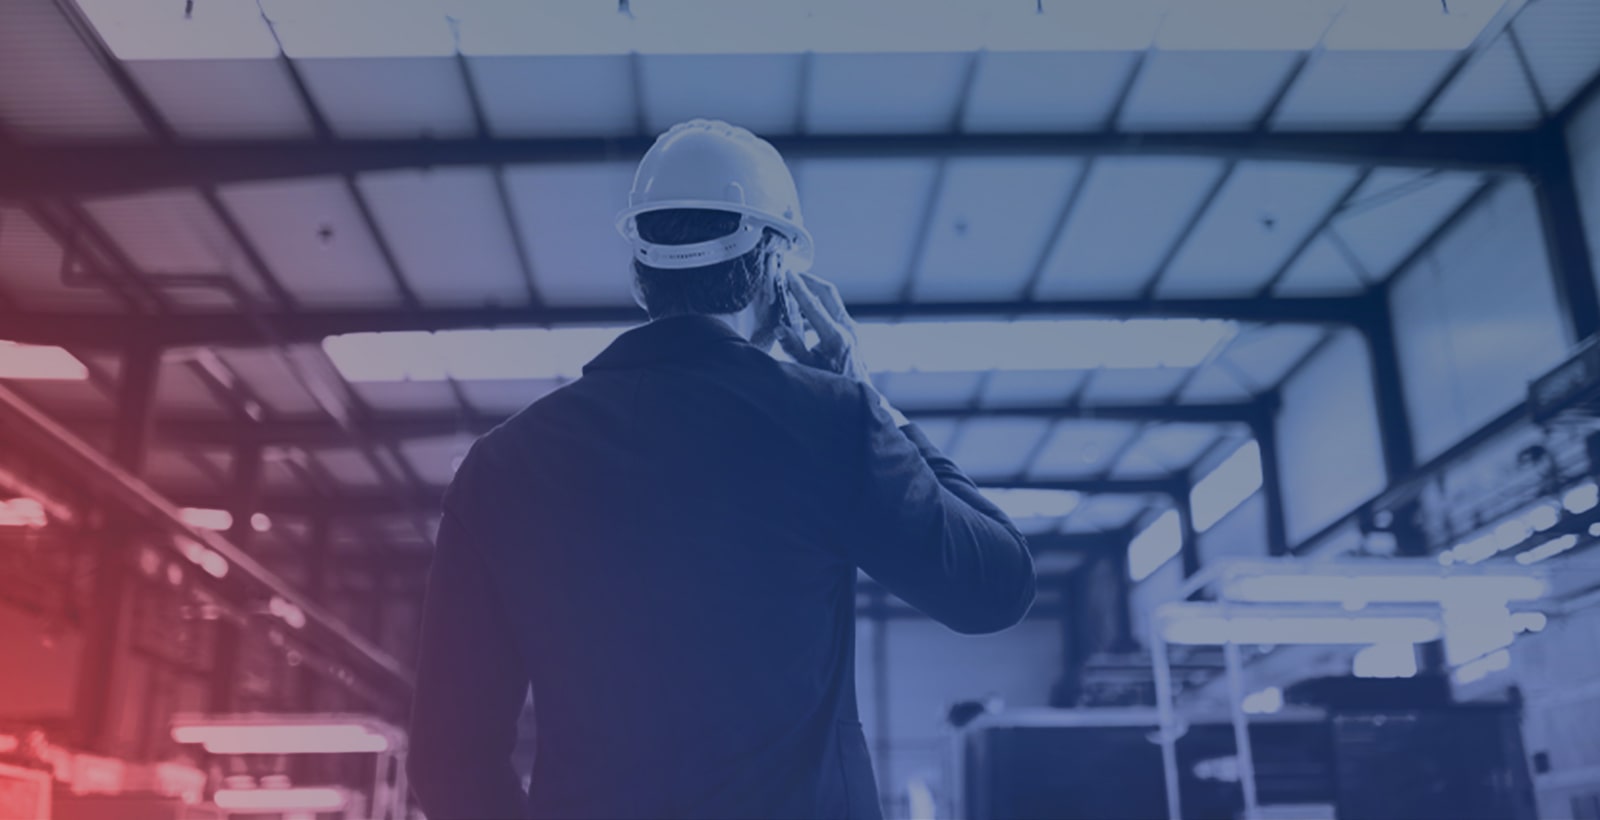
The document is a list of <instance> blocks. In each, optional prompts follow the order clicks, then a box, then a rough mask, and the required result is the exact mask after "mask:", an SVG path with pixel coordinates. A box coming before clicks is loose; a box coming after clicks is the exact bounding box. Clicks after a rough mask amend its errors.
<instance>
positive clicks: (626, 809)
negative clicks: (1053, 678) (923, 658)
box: [410, 120, 1034, 820]
mask: <svg viewBox="0 0 1600 820" xmlns="http://www.w3.org/2000/svg"><path fill="white" fill-rule="evenodd" d="M630 206H631V207H630V208H629V209H628V210H627V211H625V212H624V213H623V215H622V218H621V225H620V227H621V229H622V232H623V234H624V236H626V237H627V238H628V239H629V241H630V243H631V244H632V245H633V247H634V252H635V255H634V268H635V293H636V296H637V297H638V300H639V301H640V303H641V305H642V306H643V307H644V308H645V309H646V311H647V312H648V313H649V315H650V318H651V322H650V323H649V324H646V325H644V326H642V327H639V328H635V329H633V330H630V331H628V332H627V333H624V334H623V335H622V336H621V337H619V338H618V339H617V340H616V341H615V342H614V343H613V344H612V345H611V346H610V347H609V348H607V349H606V350H605V352H603V353H601V354H600V355H599V356H598V357H597V358H595V359H594V361H592V362H591V363H590V364H589V365H588V366H587V367H586V368H585V369H584V374H583V377H582V378H580V379H579V380H578V381H576V382H574V383H573V384H571V385H568V386H566V387H564V388H562V389H560V390H557V391H556V392H554V393H552V394H550V395H549V396H546V397H545V398H543V399H541V400H539V401H538V402H535V403H534V404H533V405H532V406H530V407H529V408H527V409H526V410H524V411H522V412H521V413H519V414H517V416H515V417H514V418H512V419H511V420H510V421H508V422H506V423H505V424H504V425H501V426H500V427H499V428H497V429H496V430H494V431H493V432H491V433H489V434H488V435H487V436H485V437H483V439H481V440H480V441H479V442H478V443H477V444H476V445H475V446H474V447H473V449H472V452H471V454H470V455H469V456H468V457H467V459H466V460H465V462H463V464H462V465H461V468H460V470H459V471H458V472H457V474H456V478H455V481H454V482H452V484H451V486H450V489H449V491H448V492H447V494H446V497H445V502H444V520H443V523H442V524H441V526H440V530H439V539H438V548H437V553H436V555H435V557H434V564H433V569H432V574H431V577H430V580H429V586H428V597H427V605H426V609H425V613H424V617H423V629H422V633H423V634H422V654H421V662H420V668H419V671H418V675H417V689H416V699H415V706H414V714H413V718H412V730H411V731H412V734H411V759H410V761H411V764H410V772H411V776H412V780H413V783H414V785H415V788H416V793H417V796H418V798H419V800H420V801H421V803H422V806H423V808H424V810H425V811H426V812H427V813H428V815H429V816H430V817H432V818H434V820H441V819H442V818H454V817H473V818H480V817H604V818H627V817H641V818H643V817H648V818H666V817H738V818H753V817H853V818H861V817H867V818H875V817H878V816H880V809H879V806H878V796H877V788H876V785H875V784H874V782H873V774H872V767H871V763H870V761H869V759H868V756H867V747H866V742H865V740H864V738H863V736H862V732H861V724H860V722H859V720H858V718H857V714H856V695H855V668H854V659H855V607H856V574H857V570H858V568H859V569H860V570H863V571H865V572H866V573H867V574H868V575H870V576H871V577H873V578H874V579H876V580H877V581H878V582H880V583H882V584H883V585H884V586H885V587H887V588H888V589H889V590H890V591H892V592H893V593H895V594H896V595H898V596H900V597H901V598H903V599H904V600H906V601H907V602H908V603H910V604H911V605H913V606H915V607H917V608H918V609H920V610H922V611H923V612H925V613H927V614H928V615H929V616H931V617H933V618H935V619H937V620H939V621H941V622H943V623H944V624H946V625H948V626H950V627H951V628H953V629H955V630H957V631H960V632H964V633H984V632H993V631H996V630H1000V629H1004V628H1006V627H1008V626H1011V625H1012V624H1014V623H1016V622H1017V621H1018V620H1020V619H1021V618H1022V617H1023V615H1024V614H1025V612H1026V611H1027V609H1028V606H1029V605H1030V604H1031V603H1032V600H1033V593H1034V575H1033V564H1032V560H1031V558H1030V556H1029V554H1028V551H1027V547H1026V544H1025V542H1024V540H1023V538H1022V537H1021V536H1020V535H1019V534H1018V533H1017V531H1016V529H1015V528H1014V527H1013V526H1012V524H1011V522H1010V521H1008V520H1007V519H1006V517H1005V515H1004V514H1002V513H1001V512H1000V511H999V510H998V509H996V508H995V507H994V506H993V505H992V504H990V503H988V502H987V501H986V500H985V499H984V498H983V497H982V495H980V494H979V492H978V490H977V488H976V487H975V486H974V485H973V484H972V482H971V481H969V480H968V479H967V478H966V477H965V476H963V475H962V473H961V472H960V471H959V470H958V469H957V468H956V466H955V465H954V464H953V463H951V462H950V461H949V459H947V458H945V457H944V456H943V455H941V454H940V453H939V452H938V451H937V450H935V449H934V447H933V446H932V445H930V444H929V443H928V441H927V439H926V438H924V437H923V436H922V435H921V434H920V433H919V432H917V429H916V428H915V427H914V426H911V425H909V424H907V423H905V422H904V420H903V417H900V416H899V414H897V413H895V412H894V411H893V410H892V409H891V408H890V407H889V406H888V403H887V402H886V401H884V400H883V398H882V396H880V395H879V394H878V392H877V391H876V390H874V389H873V387H872V384H871V382H870V381H869V380H868V377H867V371H866V368H865V367H864V366H863V365H862V363H861V360H860V359H859V358H858V357H857V356H856V354H855V351H854V349H853V348H854V344H853V342H854V332H853V324H852V322H851V320H850V318H849V315H848V314H847V313H846V312H845V308H844V305H843V303H842V302H841V301H840V300H839V296H838V293H837V292H836V291H835V290H834V288H833V287H832V286H831V285H829V284H827V283H826V282H823V281H822V280H820V279H817V278H815V277H804V278H803V277H801V276H800V274H798V273H796V272H795V269H798V268H803V267H804V266H805V265H807V264H808V263H809V260H810V256H811V236H810V234H809V233H807V232H806V230H805V227H804V224H803V222H802V219H801V215H800V205H799V199H798V197H797V195H796V193H795V186H794V181H793V179H792V178H791V176H790V174H789V171H788V169H787V168H786V167H785V166H784V164H783V161H782V158H781V157H779V156H778V153H777V151H776V150H775V149H773V147H772V146H771V145H770V144H768V143H766V142H765V141H763V140H760V139H759V138H757V137H755V136H754V135H752V134H750V132H748V131H745V130H744V129H741V128H735V127H733V126H730V125H727V124H726V123H721V122H712V121H706V120H694V121H691V122H688V123H683V124H681V125H678V126H676V127H674V128H672V129H671V130H670V131H668V132H667V133H665V134H663V135H662V136H661V138H660V139H658V140H657V141H656V143H655V145H654V146H653V147H652V148H651V149H650V151H649V152H648V153H647V154H646V155H645V158H644V160H643V161H642V162H641V164H640V166H639V171H638V176H637V178H636V179H635V181H634V187H633V192H632V195H631V198H630ZM791 300H792V302H791ZM796 307H797V308H798V310H795V308H796ZM797 314H798V316H797ZM800 316H803V318H799V317H800ZM807 329H809V333H807ZM811 336H814V337H815V344H814V346H811V347H808V346H807V339H808V338H809V337H811ZM774 341H777V342H779V343H781V344H782V346H783V348H784V350H786V351H787V352H788V354H789V356H790V357H792V358H793V359H795V360H796V361H797V362H799V363H795V362H780V361H779V360H778V359H776V358H774V357H773V356H772V355H769V353H768V348H769V347H770V346H771V345H772V343H773V342H774ZM530 684H531V686H532V690H533V704H534V711H535V718H536V724H537V727H536V732H535V736H536V760H535V763H534V769H533V777H532V781H531V787H530V788H529V789H528V791H527V792H526V793H525V792H524V791H523V788H522V784H521V782H520V781H519V779H518V777H517V775H516V774H514V773H513V770H512V768H511V764H510V760H509V755H510V752H511V749H512V746H513V744H514V743H515V741H516V723H517V716H518V713H519V712H520V710H521V709H522V707H523V704H524V698H525V697H526V694H527V691H528V688H529V686H530Z"/></svg>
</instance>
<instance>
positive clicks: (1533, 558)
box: [1517, 533, 1578, 566]
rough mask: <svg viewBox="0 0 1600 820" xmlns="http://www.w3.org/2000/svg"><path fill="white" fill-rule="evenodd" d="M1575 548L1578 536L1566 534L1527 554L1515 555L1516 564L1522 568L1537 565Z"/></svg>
mask: <svg viewBox="0 0 1600 820" xmlns="http://www.w3.org/2000/svg"><path fill="white" fill-rule="evenodd" d="M1576 546H1578V536H1576V535H1572V534H1571V533H1568V534H1567V535H1563V536H1560V537H1558V538H1552V539H1550V540H1549V541H1546V542H1544V543H1543V544H1540V545H1539V546H1537V547H1534V548H1533V549H1531V550H1528V551H1527V552H1519V553H1517V563H1519V564H1521V565H1523V566H1529V565H1531V564H1537V563H1539V562H1540V561H1545V560H1548V559H1551V558H1554V557H1556V556H1557V555H1560V554H1561V553H1563V552H1566V551H1567V550H1570V549H1572V548H1573V547H1576Z"/></svg>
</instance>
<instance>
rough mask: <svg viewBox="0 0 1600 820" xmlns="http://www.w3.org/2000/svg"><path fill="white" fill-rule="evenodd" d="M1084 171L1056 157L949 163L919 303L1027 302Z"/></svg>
mask: <svg viewBox="0 0 1600 820" xmlns="http://www.w3.org/2000/svg"><path fill="white" fill-rule="evenodd" d="M1082 168H1083V163H1082V162H1081V161H1079V160H1073V159H1059V158H1031V157H985V158H981V159H980V158H974V159H960V160H954V159H953V160H949V161H948V165H947V166H946V169H945V176H944V184H943V185H942V186H941V188H940V191H939V204H938V206H937V208H936V209H935V211H934V215H933V220H932V223H931V225H930V226H929V233H928V240H927V245H926V246H925V248H924V249H923V251H922V256H921V263H920V270H919V271H918V272H917V276H916V279H915V280H914V282H913V286H912V289H913V292H914V293H915V294H916V297H917V298H919V299H926V300H930V301H939V300H949V301H957V300H964V299H994V300H1006V299H1015V298H1020V297H1021V296H1023V295H1024V294H1023V293H1022V291H1023V289H1024V288H1025V286H1026V284H1027V281H1028V277H1029V275H1030V274H1031V273H1032V271H1033V267H1034V265H1035V264H1036V261H1037V259H1038V258H1039V253H1040V249H1041V248H1043V247H1044V246H1045V245H1046V243H1048V242H1049V241H1050V239H1051V236H1050V231H1051V230H1052V228H1053V227H1054V226H1055V224H1056V221H1057V215H1058V214H1059V213H1060V211H1061V208H1062V205H1063V204H1064V203H1065V202H1066V199H1067V197H1068V196H1069V195H1070V194H1071V190H1072V186H1073V185H1074V184H1076V182H1077V179H1078V174H1079V173H1081V171H1082Z"/></svg>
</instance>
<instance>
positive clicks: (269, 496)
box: [167, 478, 1182, 518]
mask: <svg viewBox="0 0 1600 820" xmlns="http://www.w3.org/2000/svg"><path fill="white" fill-rule="evenodd" d="M979 483H980V484H982V485H983V486H985V487H991V486H992V487H1007V488H1031V489H1045V490H1071V491H1073V492H1079V493H1084V494H1089V495H1152V494H1163V493H1171V492H1173V491H1174V490H1175V488H1177V487H1179V486H1182V480H1181V479H1179V478H1156V479H1063V480H1049V481H1012V482H1004V483H1002V484H991V483H989V482H979ZM444 491H445V488H444V487H443V486H431V487H419V488H416V489H414V490H393V491H391V490H386V489H383V488H372V489H369V490H360V491H355V492H346V493H342V494H339V495H334V496H326V495H307V494H305V493H303V492H292V493H286V492H281V491H280V492H273V491H264V492H263V493H262V494H261V496H260V498H259V500H258V501H257V506H258V510H257V511H258V512H263V513H266V514H268V515H286V516H313V515H326V516H330V517H341V518H359V517H370V516H385V515H409V514H413V513H416V512H419V511H422V512H429V511H437V510H438V509H439V503H440V500H441V499H443V498H444ZM167 496H168V498H170V499H171V501H172V503H174V504H177V505H180V506H184V507H203V508H209V509H225V508H226V506H227V504H228V501H229V499H228V496H227V495H226V494H225V493H224V492H223V491H222V490H221V489H204V490H187V491H173V492H169V493H167Z"/></svg>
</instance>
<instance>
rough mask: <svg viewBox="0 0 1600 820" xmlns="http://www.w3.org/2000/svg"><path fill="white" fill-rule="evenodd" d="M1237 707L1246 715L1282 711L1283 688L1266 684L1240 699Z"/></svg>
mask: <svg viewBox="0 0 1600 820" xmlns="http://www.w3.org/2000/svg"><path fill="white" fill-rule="evenodd" d="M1239 708H1240V710H1241V711H1243V712H1244V713H1245V714H1247V715H1275V714H1277V713H1279V712H1281V711H1283V690H1282V689H1279V688H1278V687H1276V686H1268V687H1267V688H1265V689H1261V690H1259V691H1255V692H1251V693H1250V694H1248V695H1245V696H1244V700H1242V701H1240V703H1239Z"/></svg>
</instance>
